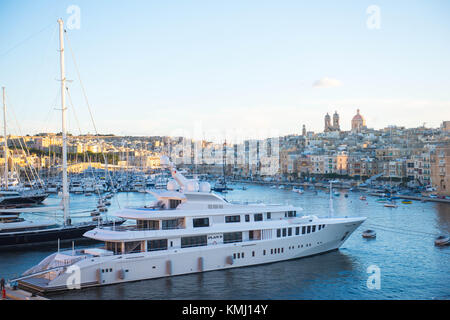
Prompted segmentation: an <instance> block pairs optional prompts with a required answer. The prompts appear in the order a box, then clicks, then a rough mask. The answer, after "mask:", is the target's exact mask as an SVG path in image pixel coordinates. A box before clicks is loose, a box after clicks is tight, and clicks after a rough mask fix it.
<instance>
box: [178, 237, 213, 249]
mask: <svg viewBox="0 0 450 320" xmlns="http://www.w3.org/2000/svg"><path fill="white" fill-rule="evenodd" d="M206 245H207V240H206V235H204V236H194V237H181V247H182V248H187V247H200V246H206Z"/></svg>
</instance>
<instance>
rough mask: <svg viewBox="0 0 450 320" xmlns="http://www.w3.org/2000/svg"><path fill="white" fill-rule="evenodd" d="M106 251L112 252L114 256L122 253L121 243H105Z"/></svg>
mask: <svg viewBox="0 0 450 320" xmlns="http://www.w3.org/2000/svg"><path fill="white" fill-rule="evenodd" d="M106 250H109V251H112V252H114V254H121V253H122V243H121V242H106Z"/></svg>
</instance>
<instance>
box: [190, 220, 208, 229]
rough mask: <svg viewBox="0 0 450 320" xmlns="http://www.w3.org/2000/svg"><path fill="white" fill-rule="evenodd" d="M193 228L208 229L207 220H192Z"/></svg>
mask: <svg viewBox="0 0 450 320" xmlns="http://www.w3.org/2000/svg"><path fill="white" fill-rule="evenodd" d="M192 221H193V223H194V228H201V227H209V218H198V219H193V220H192Z"/></svg>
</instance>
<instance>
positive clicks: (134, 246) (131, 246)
mask: <svg viewBox="0 0 450 320" xmlns="http://www.w3.org/2000/svg"><path fill="white" fill-rule="evenodd" d="M136 252H141V241H129V242H125V253H136Z"/></svg>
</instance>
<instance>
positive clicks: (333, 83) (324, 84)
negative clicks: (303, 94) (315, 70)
mask: <svg viewBox="0 0 450 320" xmlns="http://www.w3.org/2000/svg"><path fill="white" fill-rule="evenodd" d="M341 85H342V82H340V81H339V80H336V79H332V78H327V77H324V78H322V79H320V80H316V81H315V82H314V83H313V87H314V88H331V87H339V86H341Z"/></svg>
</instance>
